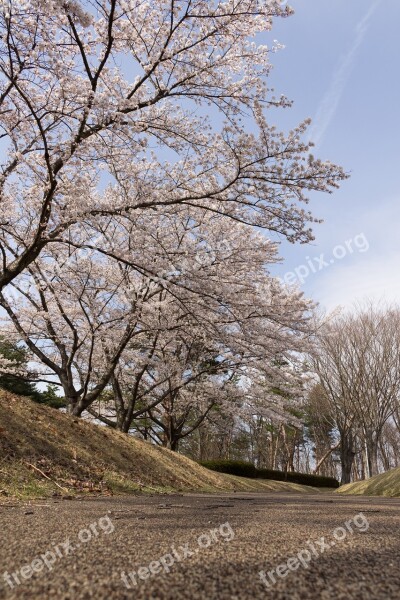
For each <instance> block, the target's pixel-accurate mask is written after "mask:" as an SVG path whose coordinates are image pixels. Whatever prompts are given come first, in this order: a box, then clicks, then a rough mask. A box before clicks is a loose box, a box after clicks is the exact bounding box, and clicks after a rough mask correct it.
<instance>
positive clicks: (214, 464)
mask: <svg viewBox="0 0 400 600" xmlns="http://www.w3.org/2000/svg"><path fill="white" fill-rule="evenodd" d="M200 464H201V465H202V466H203V467H206V469H211V471H218V472H219V473H228V474H229V475H238V476H239V477H251V478H253V479H255V478H256V477H257V469H256V468H255V466H254V465H253V464H252V463H249V462H244V461H240V460H203V461H200Z"/></svg>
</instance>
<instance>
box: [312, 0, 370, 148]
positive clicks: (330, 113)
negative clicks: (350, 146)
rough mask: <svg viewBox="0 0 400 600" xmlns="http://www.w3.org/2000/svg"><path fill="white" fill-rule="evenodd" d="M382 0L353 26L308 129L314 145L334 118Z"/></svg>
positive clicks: (318, 142) (322, 136) (318, 141)
mask: <svg viewBox="0 0 400 600" xmlns="http://www.w3.org/2000/svg"><path fill="white" fill-rule="evenodd" d="M381 2H382V0H375V2H374V3H373V5H372V6H371V8H370V9H369V11H368V12H367V14H366V15H365V16H364V17H363V18H362V19H361V21H360V22H359V23H358V24H357V26H356V28H355V33H356V37H355V39H354V42H353V45H352V46H351V48H350V50H349V52H348V53H347V55H346V56H344V57H343V59H342V60H341V62H340V64H339V66H338V68H337V69H336V71H335V73H334V75H333V77H332V81H331V84H330V86H329V88H328V90H327V92H326V94H325V96H324V98H323V100H322V102H321V104H320V106H319V108H318V111H317V114H316V116H315V119H314V125H313V127H312V129H311V131H310V135H309V138H310V140H312V141H313V142H314V143H315V145H316V146H319V145H320V144H321V142H322V140H323V138H324V135H325V133H326V131H327V129H328V127H329V125H330V124H331V121H332V119H333V118H334V116H335V114H336V111H337V109H338V107H339V103H340V100H341V98H342V95H343V92H344V90H345V88H346V84H347V81H348V80H349V78H350V75H351V71H352V69H353V66H354V63H355V60H356V58H357V51H358V49H359V47H360V46H361V44H362V43H363V41H364V38H365V36H366V34H367V32H368V29H369V25H370V21H371V18H372V16H373V15H374V13H375V11H376V9H377V8H378V6H379V5H380V4H381Z"/></svg>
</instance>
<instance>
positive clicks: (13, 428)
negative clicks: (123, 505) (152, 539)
mask: <svg viewBox="0 0 400 600" xmlns="http://www.w3.org/2000/svg"><path fill="white" fill-rule="evenodd" d="M37 469H39V470H40V472H39V471H38V470H37ZM46 476H47V478H46ZM232 490H238V491H239V490H243V491H297V492H303V493H316V492H317V490H315V489H313V488H308V487H306V486H301V485H296V484H290V483H283V482H277V481H266V480H248V479H243V478H240V477H233V476H229V475H222V474H220V473H214V472H212V471H209V470H207V469H205V468H203V467H201V466H200V465H198V464H197V463H195V462H193V461H191V460H190V459H188V458H186V457H184V456H182V455H180V454H176V453H174V452H170V451H169V450H165V449H164V448H159V447H156V446H154V445H151V444H149V443H147V442H142V441H140V440H137V439H135V438H133V437H132V436H127V435H126V434H123V433H121V432H119V431H114V430H112V429H109V428H106V427H101V426H98V425H95V424H92V423H88V422H86V421H84V420H82V419H77V418H74V417H71V416H69V415H66V414H63V413H61V412H59V411H56V410H54V409H51V408H48V407H47V406H41V405H38V404H35V403H33V402H31V401H30V400H28V399H26V398H19V397H17V396H13V395H12V394H9V393H7V392H2V391H0V498H1V497H3V498H4V499H5V498H7V497H17V498H23V499H24V498H25V499H27V498H35V497H45V496H50V495H54V494H61V495H75V494H83V493H129V492H140V491H147V492H172V491H203V492H206V491H208V492H213V491H214V492H216V491H232Z"/></svg>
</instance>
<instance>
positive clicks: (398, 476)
mask: <svg viewBox="0 0 400 600" xmlns="http://www.w3.org/2000/svg"><path fill="white" fill-rule="evenodd" d="M336 491H337V493H339V494H349V495H353V496H387V497H389V498H394V497H395V496H400V468H397V469H392V470H391V471H388V472H387V473H382V474H381V475H376V476H375V477H371V479H367V480H366V481H356V482H355V483H348V484H347V485H343V486H342V487H340V488H339V489H338V490H336Z"/></svg>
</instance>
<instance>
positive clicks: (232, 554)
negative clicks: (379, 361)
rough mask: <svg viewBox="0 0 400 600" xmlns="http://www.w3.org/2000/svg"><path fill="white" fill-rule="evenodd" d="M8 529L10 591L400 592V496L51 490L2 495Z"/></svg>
mask: <svg viewBox="0 0 400 600" xmlns="http://www.w3.org/2000/svg"><path fill="white" fill-rule="evenodd" d="M0 531H1V544H0V546H1V547H0V597H1V598H9V599H17V598H18V599H20V600H23V599H28V598H29V599H38V600H39V599H40V600H46V599H47V598H57V599H60V600H67V599H70V600H75V599H79V600H81V599H82V600H83V599H86V598H96V599H100V600H103V599H104V600H106V599H107V600H108V599H121V600H124V599H127V598H135V599H147V598H149V599H150V598H153V599H159V600H164V599H169V600H180V599H195V600H196V599H206V600H213V599H215V600H228V599H238V600H239V599H240V600H242V599H243V600H247V599H248V600H250V599H251V600H253V599H257V598H263V599H265V598H266V599H268V598H273V599H282V600H283V599H287V600H289V599H290V600H292V599H294V600H297V599H314V598H315V599H318V600H320V599H322V600H328V599H331V598H332V599H335V600H340V599H343V600H344V599H346V600H348V599H354V600H364V599H371V600H372V599H374V600H376V599H378V600H379V599H382V600H391V599H393V600H394V599H396V600H397V599H399V598H400V568H399V567H400V543H399V539H400V499H376V498H355V499H354V498H350V497H342V496H340V497H338V496H335V495H329V494H328V495H326V494H321V495H318V496H317V495H315V496H314V495H312V496H300V495H295V494H290V495H289V494H287V495H282V494H279V495H278V494H262V495H261V494H226V495H219V496H215V495H213V496H211V495H210V496H209V495H207V496H204V495H190V496H178V495H176V496H153V497H128V498H127V497H124V498H94V499H91V500H58V501H55V500H54V501H53V500H50V501H48V502H44V501H42V502H38V503H37V504H35V505H32V506H27V505H19V506H8V507H5V506H0ZM260 573H261V575H260Z"/></svg>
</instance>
